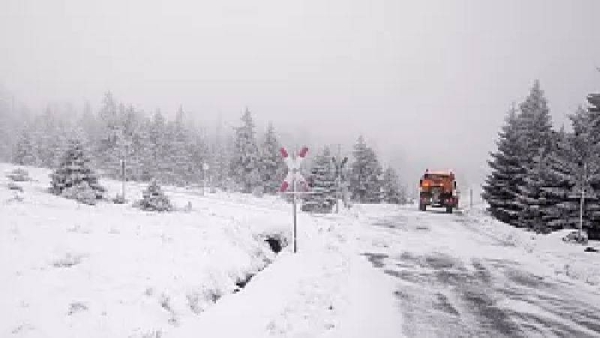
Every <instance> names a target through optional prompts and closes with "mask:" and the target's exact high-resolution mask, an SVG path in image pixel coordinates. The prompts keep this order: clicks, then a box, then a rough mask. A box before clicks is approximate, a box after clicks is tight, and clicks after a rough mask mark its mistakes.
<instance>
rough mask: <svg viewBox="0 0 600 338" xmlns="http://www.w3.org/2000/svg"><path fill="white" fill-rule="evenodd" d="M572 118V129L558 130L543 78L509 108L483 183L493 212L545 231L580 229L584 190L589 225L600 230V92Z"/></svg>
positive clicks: (587, 223)
mask: <svg viewBox="0 0 600 338" xmlns="http://www.w3.org/2000/svg"><path fill="white" fill-rule="evenodd" d="M569 119H570V122H571V129H572V130H570V131H567V130H565V128H564V126H563V127H562V128H560V129H559V130H554V129H553V127H552V119H551V116H550V111H549V108H548V103H547V99H546V97H545V95H544V91H543V90H542V89H541V86H540V82H539V81H537V80H536V81H535V82H534V85H533V87H532V88H531V91H530V93H529V95H528V96H527V98H526V99H525V100H524V101H523V102H522V103H521V104H519V105H518V107H517V106H515V105H513V107H512V108H511V109H510V110H509V112H508V114H507V117H506V120H505V124H504V126H503V127H502V129H501V131H500V132H499V137H498V140H497V150H496V151H495V152H493V153H491V159H490V160H489V161H488V164H489V167H490V169H491V172H490V174H489V175H488V177H487V179H486V183H485V184H484V186H483V198H484V199H485V200H486V201H487V203H488V205H489V207H488V210H489V212H490V213H491V215H492V216H493V217H495V218H497V219H498V220H501V221H503V222H506V223H509V224H511V225H513V226H515V227H520V228H527V229H531V230H534V231H537V232H542V233H546V232H550V231H554V230H558V229H562V228H576V227H577V226H578V223H579V210H580V201H581V193H582V191H583V190H584V191H585V204H584V207H583V211H584V212H583V219H584V224H583V227H584V228H585V229H587V230H588V231H597V229H599V223H598V222H599V221H600V94H589V95H587V105H586V106H580V107H578V109H577V110H576V111H575V112H573V113H572V114H570V115H569Z"/></svg>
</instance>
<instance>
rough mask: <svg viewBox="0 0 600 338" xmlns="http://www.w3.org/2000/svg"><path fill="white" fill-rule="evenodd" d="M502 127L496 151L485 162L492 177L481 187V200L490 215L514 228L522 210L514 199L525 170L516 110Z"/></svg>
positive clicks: (509, 114)
mask: <svg viewBox="0 0 600 338" xmlns="http://www.w3.org/2000/svg"><path fill="white" fill-rule="evenodd" d="M505 121H506V122H505V125H504V126H503V127H502V130H501V131H500V132H499V133H498V136H499V139H498V141H497V142H496V144H497V146H498V149H497V151H496V152H493V153H491V154H490V155H491V159H490V160H489V161H488V165H489V166H490V168H491V169H492V170H491V173H490V174H489V175H488V177H487V178H486V182H485V184H484V186H483V195H482V197H483V199H484V200H485V201H486V202H487V203H488V205H489V207H488V210H489V211H490V213H491V215H492V216H493V217H495V218H497V219H499V220H501V221H503V222H506V223H510V224H513V225H514V224H516V221H517V217H518V215H519V212H520V210H521V208H520V205H519V203H517V197H518V195H519V187H520V186H522V185H523V184H522V181H521V180H522V179H523V177H524V174H525V173H526V170H525V169H524V168H523V166H522V165H521V159H522V155H521V154H522V152H523V150H522V147H521V143H520V134H519V132H520V128H519V119H518V116H517V110H516V109H515V107H514V106H513V108H512V109H511V110H510V111H509V113H508V116H507V117H506V120H505Z"/></svg>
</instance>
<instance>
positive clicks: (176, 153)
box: [170, 106, 202, 186]
mask: <svg viewBox="0 0 600 338" xmlns="http://www.w3.org/2000/svg"><path fill="white" fill-rule="evenodd" d="M190 143H191V140H190V135H189V133H188V130H187V128H186V127H185V120H184V112H183V108H182V107H181V106H180V107H179V110H178V111H177V114H176V117H175V123H174V126H173V136H172V144H171V147H170V148H171V151H170V157H171V160H170V163H171V171H172V172H173V176H174V177H173V181H174V183H175V184H177V185H179V186H185V185H187V184H189V182H191V181H192V180H193V179H194V167H193V163H192V161H191V156H190V155H191V154H190V153H189V144H190ZM199 160H200V159H199ZM201 165H202V164H201V163H198V164H197V166H198V167H200V166H201Z"/></svg>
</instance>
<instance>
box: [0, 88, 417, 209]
mask: <svg viewBox="0 0 600 338" xmlns="http://www.w3.org/2000/svg"><path fill="white" fill-rule="evenodd" d="M4 101H6V100H4ZM21 109H22V110H24V109H25V108H21ZM15 111H17V109H15V108H14V107H13V106H8V105H7V104H6V103H5V102H4V103H3V101H0V122H1V123H0V126H2V127H3V130H2V131H3V133H1V135H2V137H3V138H4V139H2V140H0V141H2V145H3V147H0V160H3V161H12V162H13V163H15V164H19V165H27V166H37V167H46V168H54V169H55V168H57V167H58V166H59V164H60V162H61V160H62V159H63V157H64V154H65V152H66V151H67V150H69V149H68V147H67V145H68V144H69V142H71V141H72V140H74V139H75V140H77V141H78V142H79V143H81V144H82V147H83V148H84V149H85V151H86V154H88V157H89V159H90V161H89V162H90V164H89V165H90V166H91V167H92V168H94V170H96V171H97V172H98V173H99V175H101V176H103V177H110V178H120V177H121V161H122V160H125V163H126V177H127V179H128V180H135V181H144V182H149V181H151V180H156V181H158V182H160V184H165V185H177V186H189V185H194V184H199V183H201V182H203V180H204V176H203V175H204V174H206V175H207V177H206V179H207V181H208V182H209V183H210V184H211V185H212V186H214V187H216V188H218V189H223V190H235V191H240V192H244V193H255V194H258V195H260V194H263V193H270V194H274V193H276V192H277V191H278V189H279V187H280V185H281V182H282V180H283V179H284V177H285V173H286V170H287V169H286V167H285V164H284V162H283V159H282V158H281V155H280V151H279V149H280V148H281V144H280V141H279V137H278V134H277V132H276V129H275V127H274V126H273V125H272V124H269V125H268V126H267V128H266V130H264V131H262V130H260V128H257V126H256V125H255V123H254V119H253V116H252V113H251V112H250V111H249V110H248V109H246V110H245V111H244V112H243V114H242V116H241V119H240V121H239V123H238V124H237V127H234V128H233V129H232V130H231V129H227V130H223V128H222V127H220V126H218V127H217V129H216V130H215V132H214V133H211V134H210V135H209V134H208V133H207V132H206V131H205V129H202V128H201V127H200V126H199V125H198V124H196V123H195V122H194V121H193V120H192V118H191V116H189V114H187V113H186V112H185V110H184V109H183V108H182V107H180V108H179V109H178V110H177V112H176V113H175V114H174V118H171V119H169V118H168V114H163V113H162V112H161V111H160V110H157V111H155V112H154V113H153V114H147V113H144V112H142V111H139V110H136V109H135V108H134V107H133V106H132V105H126V104H124V103H120V102H118V101H117V100H116V98H115V97H114V96H113V95H112V94H111V93H110V92H107V93H105V95H104V97H103V100H102V104H101V106H100V108H99V109H98V110H97V111H93V110H92V108H91V106H90V104H89V103H86V104H85V105H84V107H83V109H82V111H81V112H77V111H76V109H74V108H73V107H72V106H69V105H64V106H58V105H53V106H52V105H51V106H48V107H47V109H46V110H45V111H44V112H43V113H42V114H38V115H35V114H29V113H26V114H24V113H15ZM18 115H20V116H18ZM352 154H353V159H352V160H351V163H349V166H348V168H346V171H345V172H344V173H343V174H344V175H342V176H343V177H344V179H346V178H347V180H348V182H347V183H348V184H349V188H348V189H349V191H350V195H351V197H352V199H353V200H355V201H357V202H360V203H393V204H400V203H404V202H405V200H406V196H405V193H404V191H405V190H404V189H403V186H402V185H401V182H400V179H399V176H398V173H397V172H396V170H395V169H393V168H386V169H385V170H384V168H382V166H381V164H380V163H379V160H378V158H377V155H376V153H375V151H374V150H373V149H372V148H370V147H368V146H367V145H366V143H365V140H364V139H363V137H362V136H361V137H360V138H359V139H358V141H357V143H356V145H355V146H354V151H353V153H352ZM311 157H313V158H311V160H310V161H308V162H309V163H307V166H308V167H309V168H307V169H308V170H307V172H308V174H307V175H309V176H310V181H311V182H318V183H317V185H318V186H317V187H313V188H314V189H316V190H319V191H320V193H319V194H313V195H312V196H310V197H308V198H307V200H306V201H305V202H306V203H308V204H310V203H313V202H311V201H310V200H311V199H319V200H321V201H328V202H327V203H325V205H326V207H325V208H324V209H321V208H317V209H319V210H320V211H321V212H323V211H324V212H329V211H330V210H331V205H332V204H331V202H330V201H331V200H332V199H335V194H336V192H337V190H336V188H337V183H336V181H335V180H336V177H335V174H334V173H333V172H334V171H335V169H334V166H333V165H332V163H331V160H332V158H331V155H330V153H329V150H328V149H326V151H325V152H323V153H320V154H319V151H318V149H315V150H314V151H311ZM205 163H206V164H208V168H209V169H208V171H207V172H206V173H205V172H204V170H203V166H204V164H205ZM323 187H326V189H323Z"/></svg>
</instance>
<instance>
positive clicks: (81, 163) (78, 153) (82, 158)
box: [50, 139, 106, 204]
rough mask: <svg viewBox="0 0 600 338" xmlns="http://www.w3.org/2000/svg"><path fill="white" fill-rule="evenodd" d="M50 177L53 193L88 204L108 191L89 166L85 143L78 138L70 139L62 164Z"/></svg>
mask: <svg viewBox="0 0 600 338" xmlns="http://www.w3.org/2000/svg"><path fill="white" fill-rule="evenodd" d="M50 178H51V187H50V191H51V192H52V193H54V194H56V195H62V196H65V197H67V198H73V199H77V200H79V201H81V202H84V203H88V204H94V203H95V201H96V200H97V199H101V198H102V197H103V194H104V192H105V191H106V189H105V188H104V187H102V186H100V184H99V183H98V177H97V176H96V174H95V173H94V171H93V170H92V169H91V168H90V166H89V159H88V157H87V156H86V154H85V152H84V149H83V145H82V144H81V142H80V141H79V140H77V139H71V140H69V143H68V148H67V151H66V152H65V154H64V156H63V158H62V161H61V163H60V166H59V167H58V168H57V169H56V170H55V171H54V172H53V173H52V174H51V175H50Z"/></svg>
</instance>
